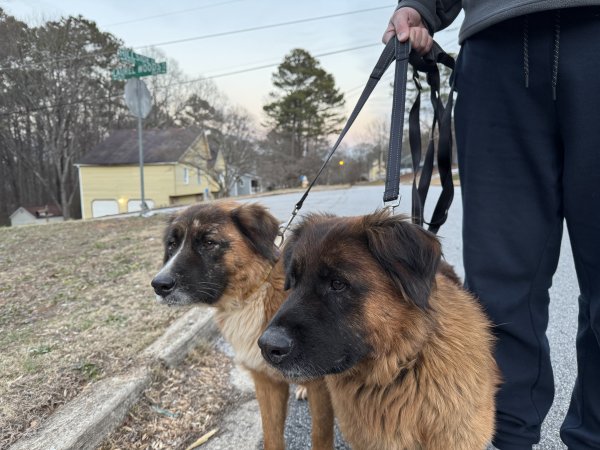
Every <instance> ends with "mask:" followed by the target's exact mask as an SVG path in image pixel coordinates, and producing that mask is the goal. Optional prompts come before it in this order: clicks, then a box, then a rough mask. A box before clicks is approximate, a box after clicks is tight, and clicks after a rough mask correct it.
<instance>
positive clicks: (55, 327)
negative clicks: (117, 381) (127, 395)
mask: <svg viewBox="0 0 600 450" xmlns="http://www.w3.org/2000/svg"><path fill="white" fill-rule="evenodd" d="M164 222H165V216H154V217H150V218H139V217H132V218H127V219H113V220H101V221H90V222H81V221H78V222H66V223H61V224H49V225H43V226H30V227H22V228H2V229H0V349H2V350H1V351H2V353H1V356H0V430H2V432H1V433H0V448H6V447H8V445H9V444H10V443H11V442H14V441H15V440H16V439H17V438H18V437H19V436H21V435H23V433H26V432H28V431H30V430H33V429H35V428H36V427H37V426H38V425H39V424H40V422H41V421H42V420H43V419H44V418H45V417H47V416H48V415H49V414H50V413H51V412H52V411H53V410H54V409H56V408H57V407H58V406H59V405H61V404H63V403H65V402H66V401H68V400H70V399H71V398H73V397H74V396H76V395H77V394H78V393H79V392H80V391H81V389H82V388H83V387H84V386H85V385H86V384H88V383H91V382H94V381H95V380H98V379H100V378H103V377H106V376H110V375H114V374H116V373H120V372H123V371H124V370H126V369H127V368H129V367H131V366H132V365H133V364H135V362H136V355H137V354H138V353H139V352H140V351H141V350H142V349H143V348H145V347H146V346H147V345H148V344H150V343H151V342H152V341H153V340H154V339H156V338H157V337H158V336H159V335H160V334H162V332H163V331H164V329H165V328H166V327H167V326H168V325H169V324H170V323H171V322H172V321H173V319H175V318H176V317H178V316H180V315H182V314H183V313H184V312H185V310H184V309H181V308H178V309H174V308H168V307H166V306H162V305H158V304H157V303H156V302H155V300H154V294H153V292H152V289H151V287H150V285H149V283H150V280H151V278H152V276H153V274H154V273H155V272H156V271H157V269H159V268H160V265H161V259H162V243H161V239H162V232H163V227H164Z"/></svg>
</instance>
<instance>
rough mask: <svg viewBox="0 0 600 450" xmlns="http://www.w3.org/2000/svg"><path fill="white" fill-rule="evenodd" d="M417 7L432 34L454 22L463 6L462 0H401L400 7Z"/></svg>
mask: <svg viewBox="0 0 600 450" xmlns="http://www.w3.org/2000/svg"><path fill="white" fill-rule="evenodd" d="M404 7H408V8H413V9H415V10H416V11H417V12H418V13H419V14H420V15H421V17H422V18H423V20H424V21H425V23H426V25H427V28H428V29H429V31H430V32H431V34H433V33H435V32H437V31H440V30H443V29H444V28H446V27H447V26H448V25H450V24H451V23H452V21H453V20H454V19H456V16H458V13H460V10H461V8H462V1H461V0H401V1H399V2H398V7H397V8H396V9H397V10H398V9H400V8H404Z"/></svg>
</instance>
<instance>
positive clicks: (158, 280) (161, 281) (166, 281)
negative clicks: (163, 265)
mask: <svg viewBox="0 0 600 450" xmlns="http://www.w3.org/2000/svg"><path fill="white" fill-rule="evenodd" d="M151 284H152V287H153V288H154V292H156V293H157V294H158V295H160V296H161V297H164V296H165V295H168V294H169V293H170V292H171V291H172V290H173V288H174V287H175V278H173V277H172V276H171V275H169V274H161V273H159V274H158V275H156V276H155V277H154V279H153V280H152V283H151Z"/></svg>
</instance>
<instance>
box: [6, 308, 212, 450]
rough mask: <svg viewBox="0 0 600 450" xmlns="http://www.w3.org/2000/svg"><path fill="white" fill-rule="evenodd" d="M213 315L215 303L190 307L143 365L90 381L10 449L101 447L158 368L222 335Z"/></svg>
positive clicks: (147, 354) (149, 350)
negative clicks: (124, 372)
mask: <svg viewBox="0 0 600 450" xmlns="http://www.w3.org/2000/svg"><path fill="white" fill-rule="evenodd" d="M212 316H213V311H212V309H208V308H202V307H195V308H192V309H190V310H189V311H188V312H187V313H185V314H184V315H183V316H181V317H180V318H179V319H177V320H176V321H175V322H173V323H172V324H171V325H170V326H169V328H167V330H166V331H165V333H164V334H163V335H162V336H161V337H160V338H158V339H157V340H156V341H155V342H154V343H152V344H151V345H150V346H149V347H147V348H146V350H144V351H143V352H142V354H141V356H142V357H143V358H144V359H143V361H145V364H144V365H143V366H142V367H139V368H136V369H134V370H133V371H131V372H129V373H127V374H125V375H119V376H114V377H110V378H107V379H105V380H102V381H99V382H98V383H94V384H92V385H90V386H89V387H88V388H86V389H85V390H84V391H83V392H82V393H81V394H79V395H78V396H77V397H75V399H73V400H72V401H70V402H69V403H67V404H66V405H63V406H62V407H60V408H59V409H58V410H57V411H55V412H54V413H53V414H52V415H51V416H50V417H49V418H48V419H47V420H46V421H45V422H44V423H43V424H42V425H41V427H40V428H38V429H37V430H36V431H35V432H34V433H33V434H31V435H29V436H25V437H23V438H21V439H20V440H18V441H17V442H16V443H15V444H13V445H12V446H11V447H10V450H84V449H85V450H87V449H94V448H96V447H97V446H98V445H99V444H100V443H101V442H102V441H103V440H104V438H106V436H108V435H109V434H110V433H111V432H112V431H113V430H115V429H116V428H117V427H118V426H119V425H120V424H121V422H122V421H123V419H124V417H125V415H126V414H127V411H129V408H131V406H133V405H134V404H135V403H136V402H137V400H138V398H139V397H140V395H141V394H142V392H143V391H144V389H145V388H146V387H147V386H148V385H149V384H150V381H151V373H152V370H153V369H154V368H156V367H158V366H159V365H166V366H167V367H174V366H176V365H177V364H178V363H179V362H181V361H182V360H183V359H184V358H185V357H186V355H187V354H188V353H189V351H190V350H191V349H193V348H194V347H195V346H196V345H197V344H198V343H199V342H200V341H202V340H207V341H209V340H212V339H214V338H215V337H216V336H217V335H218V330H217V328H216V326H215V325H214V322H213V320H212Z"/></svg>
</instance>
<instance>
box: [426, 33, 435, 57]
mask: <svg viewBox="0 0 600 450" xmlns="http://www.w3.org/2000/svg"><path fill="white" fill-rule="evenodd" d="M431 47H433V38H432V37H431V36H430V35H429V32H428V33H427V44H425V53H429V52H430V51H431Z"/></svg>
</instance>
